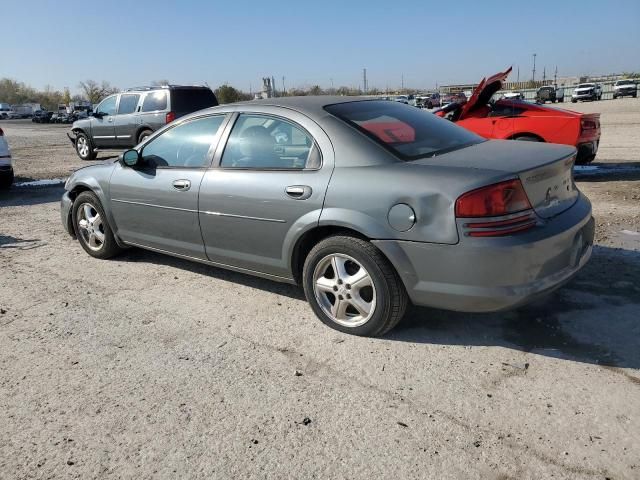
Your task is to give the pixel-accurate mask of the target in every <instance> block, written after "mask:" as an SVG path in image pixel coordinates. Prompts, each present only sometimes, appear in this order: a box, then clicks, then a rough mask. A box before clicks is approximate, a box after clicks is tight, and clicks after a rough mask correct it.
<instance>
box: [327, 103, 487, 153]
mask: <svg viewBox="0 0 640 480" xmlns="http://www.w3.org/2000/svg"><path fill="white" fill-rule="evenodd" d="M325 110H327V111H328V112H329V113H330V114H332V115H335V116H336V117H338V118H339V119H341V120H343V121H345V122H347V123H348V124H350V125H352V126H354V127H355V128H356V129H358V130H360V131H361V132H362V133H364V134H365V135H367V136H368V137H370V138H372V139H373V140H375V141H376V142H378V143H379V144H381V145H382V146H383V147H385V148H387V149H388V150H391V152H393V153H394V154H395V155H396V156H398V157H400V158H401V159H403V160H416V159H418V158H423V157H429V156H433V155H437V154H439V153H445V152H449V151H451V150H456V149H458V148H463V147H466V146H468V145H474V144H476V143H480V142H483V141H484V139H483V138H482V137H479V136H478V135H476V134H475V133H471V132H470V131H468V130H465V129H464V128H461V127H458V126H456V125H454V124H453V123H451V122H450V121H448V120H444V119H442V118H439V117H436V116H435V115H433V114H432V113H428V112H425V111H423V110H421V109H418V108H415V107H411V106H409V105H405V104H402V103H398V102H385V101H378V100H374V101H360V102H348V103H337V104H335V105H328V106H326V107H325Z"/></svg>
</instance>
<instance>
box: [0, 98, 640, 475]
mask: <svg viewBox="0 0 640 480" xmlns="http://www.w3.org/2000/svg"><path fill="white" fill-rule="evenodd" d="M564 106H565V107H569V106H570V107H571V108H573V109H575V110H580V111H600V112H602V118H601V120H602V125H603V134H602V135H603V136H602V143H601V146H600V151H599V153H598V157H597V159H596V162H595V163H594V166H596V167H599V168H597V169H583V170H581V171H579V172H578V173H577V181H578V186H579V188H580V189H581V190H582V191H583V192H585V193H586V194H587V196H588V197H589V198H590V199H591V201H592V203H593V208H594V215H595V217H596V222H597V224H598V227H597V238H596V243H597V245H596V247H595V250H594V254H593V257H592V260H591V261H590V263H589V264H588V265H587V267H586V268H585V269H584V270H583V271H582V272H581V273H580V274H579V275H578V276H577V277H576V278H575V279H574V280H573V281H572V282H570V283H569V284H568V285H566V286H565V287H563V288H562V289H561V290H559V291H558V292H557V293H555V294H553V295H552V296H551V297H549V298H547V299H544V300H542V301H541V302H539V303H536V304H533V305H530V306H527V307H524V308H522V309H519V310H517V311H514V312H507V313H500V314H483V315H472V314H461V313H451V312H444V311H438V310H432V309H425V308H413V309H411V311H410V312H409V313H408V315H407V317H406V318H405V320H404V321H403V322H402V323H401V324H400V325H399V326H398V327H397V328H396V329H395V330H394V331H392V332H391V333H390V334H388V335H387V336H386V337H384V338H380V339H365V338H358V337H353V336H348V335H343V334H340V333H338V332H335V331H332V330H330V329H328V328H326V327H324V326H323V325H322V324H321V323H320V322H319V321H318V320H317V319H315V317H314V316H313V313H312V312H311V310H310V308H309V307H308V306H307V304H306V302H305V301H304V299H303V297H302V295H301V293H300V291H299V290H298V289H296V288H295V287H291V286H287V285H281V284H277V283H272V282H269V281H266V280H262V279H257V278H253V277H248V276H245V275H241V274H236V273H232V272H227V271H224V270H219V269H215V268H210V267H206V266H203V265H199V264H194V263H189V262H187V261H183V260H179V259H175V258H171V257H166V256H162V255H159V254H155V253H150V252H145V251H142V250H137V249H132V250H129V251H127V252H126V253H125V254H124V255H122V256H120V257H117V258H115V259H113V260H109V261H99V260H95V259H92V258H91V257H89V256H88V255H86V254H85V253H84V251H83V250H82V249H81V248H80V246H79V245H78V244H77V242H75V241H73V240H72V239H70V237H68V236H67V235H66V234H65V233H64V231H63V228H62V226H61V224H60V218H59V206H58V201H59V198H60V196H61V194H62V188H61V187H60V186H57V187H48V188H26V187H19V186H18V187H16V188H14V189H12V190H11V191H10V192H8V193H2V194H0V426H1V428H0V478H2V479H5V478H7V479H23V478H25V479H26V478H55V479H58V478H79V479H87V478H135V479H146V478H265V477H266V478H296V479H298V478H318V479H320V478H322V479H324V478H349V479H355V478H363V479H365V478H366V479H370V478H389V477H392V476H393V477H394V478H402V479H404V478H438V479H460V478H465V479H496V480H497V479H500V480H506V479H518V480H520V479H548V478H555V479H576V478H578V479H582V478H584V479H601V480H604V479H606V478H610V479H616V480H618V479H638V478H640V341H639V340H638V339H639V338H640V235H639V234H638V232H639V231H640V100H635V99H623V100H617V101H603V102H595V103H584V104H578V105H571V104H565V105H564ZM0 126H2V128H3V129H4V130H5V134H6V135H7V138H8V140H9V143H10V146H11V147H12V151H13V156H14V159H15V168H16V173H17V175H18V178H17V180H16V181H17V182H23V181H27V180H32V179H43V178H44V179H47V178H61V177H65V176H67V175H68V174H69V172H71V171H72V170H74V169H76V168H78V167H80V166H84V165H87V164H89V163H91V162H83V161H81V160H80V159H78V158H77V157H76V155H75V153H74V152H73V150H72V148H71V145H70V144H69V143H68V140H67V139H66V137H65V136H64V132H65V128H64V127H62V126H60V127H59V126H53V125H51V126H47V125H34V124H31V123H28V122H0ZM67 128H68V127H67ZM103 155H104V154H103Z"/></svg>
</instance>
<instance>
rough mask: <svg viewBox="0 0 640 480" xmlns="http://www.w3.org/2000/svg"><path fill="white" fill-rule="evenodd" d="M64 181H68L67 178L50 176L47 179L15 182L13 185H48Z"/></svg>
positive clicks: (20, 186)
mask: <svg viewBox="0 0 640 480" xmlns="http://www.w3.org/2000/svg"><path fill="white" fill-rule="evenodd" d="M64 182H66V179H64V178H50V179H45V180H33V181H31V182H19V183H14V185H13V186H14V187H17V188H28V187H47V186H49V185H59V184H61V183H64Z"/></svg>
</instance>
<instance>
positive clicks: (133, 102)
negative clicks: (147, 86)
mask: <svg viewBox="0 0 640 480" xmlns="http://www.w3.org/2000/svg"><path fill="white" fill-rule="evenodd" d="M139 99H140V95H137V94H131V95H121V96H120V105H118V115H126V114H127V113H133V112H135V110H136V107H137V106H138V100H139Z"/></svg>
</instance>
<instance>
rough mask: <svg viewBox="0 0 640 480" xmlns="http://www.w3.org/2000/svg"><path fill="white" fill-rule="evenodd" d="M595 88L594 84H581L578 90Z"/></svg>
mask: <svg viewBox="0 0 640 480" xmlns="http://www.w3.org/2000/svg"><path fill="white" fill-rule="evenodd" d="M594 86H595V85H594V84H593V83H581V84H580V85H578V88H591V87H594Z"/></svg>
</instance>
